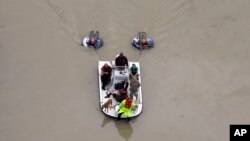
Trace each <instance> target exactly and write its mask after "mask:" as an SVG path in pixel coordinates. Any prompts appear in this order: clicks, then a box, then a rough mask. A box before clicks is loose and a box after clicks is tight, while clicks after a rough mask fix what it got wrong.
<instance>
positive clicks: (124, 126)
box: [101, 116, 135, 141]
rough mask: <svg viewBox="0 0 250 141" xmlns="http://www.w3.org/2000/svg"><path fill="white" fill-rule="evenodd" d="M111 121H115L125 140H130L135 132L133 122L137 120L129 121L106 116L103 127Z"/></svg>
mask: <svg viewBox="0 0 250 141" xmlns="http://www.w3.org/2000/svg"><path fill="white" fill-rule="evenodd" d="M110 122H114V123H115V127H116V128H117V130H118V133H119V135H120V136H121V137H122V138H124V139H125V141H128V140H129V138H130V137H131V135H132V133H133V128H132V126H131V123H133V122H135V121H134V120H131V121H130V122H128V121H127V120H120V121H116V120H115V119H114V118H110V117H108V116H104V118H103V121H102V125H101V127H102V128H103V127H104V126H105V125H106V124H108V123H110Z"/></svg>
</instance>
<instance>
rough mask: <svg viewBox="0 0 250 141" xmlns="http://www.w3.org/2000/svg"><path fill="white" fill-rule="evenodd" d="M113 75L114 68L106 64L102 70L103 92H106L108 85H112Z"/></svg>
mask: <svg viewBox="0 0 250 141" xmlns="http://www.w3.org/2000/svg"><path fill="white" fill-rule="evenodd" d="M111 73H112V68H111V67H110V66H109V65H108V64H107V63H105V64H104V65H103V66H102V68H101V80H102V89H103V90H105V87H106V85H107V84H109V83H110V80H111Z"/></svg>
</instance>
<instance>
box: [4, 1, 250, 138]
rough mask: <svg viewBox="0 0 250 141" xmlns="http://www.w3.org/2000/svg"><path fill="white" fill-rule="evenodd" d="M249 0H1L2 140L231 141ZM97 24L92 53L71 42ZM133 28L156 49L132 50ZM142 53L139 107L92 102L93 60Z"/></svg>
mask: <svg viewBox="0 0 250 141" xmlns="http://www.w3.org/2000/svg"><path fill="white" fill-rule="evenodd" d="M249 13H250V1H249V0H237V1H236V0H219V1H218V0H209V1H201V0H155V1H153V0H137V1H135V0H126V1H125V0H120V1H118V0H105V1H104V0H103V1H100V0H72V1H67V0H26V1H21V0H12V1H10V0H0V140H1V141H16V140H18V141H101V140H103V141H109V140H117V141H118V140H121V141H163V140H166V141H167V140H172V141H179V140H187V141H201V140H202V141H211V140H220V141H222V140H229V125H230V124H244V123H245V124H247V123H248V124H249V123H250V118H249V117H250V113H249V107H250V102H249V99H250V95H249V92H250V61H249V60H250V49H249V45H250V41H249V36H250V30H249V29H250V24H249V22H250V16H249ZM91 30H99V32H100V36H101V37H102V38H103V39H104V42H105V44H104V46H103V47H102V48H101V49H99V50H98V51H97V52H96V51H95V50H94V49H92V48H83V47H81V46H80V45H79V43H80V39H81V38H82V37H84V36H86V35H87V34H88V33H89V31H91ZM139 31H145V32H147V34H148V36H150V37H152V38H153V39H154V40H155V48H153V49H150V50H143V51H141V52H140V51H139V50H137V49H135V48H133V47H132V46H131V44H130V41H131V39H132V38H133V37H135V36H136V35H137V33H138V32H139ZM120 51H123V52H124V54H125V55H126V56H127V57H128V59H129V60H131V61H140V64H141V69H142V70H141V73H142V75H141V77H142V93H143V112H142V114H141V115H140V116H139V117H137V118H135V119H132V120H131V121H130V122H129V123H127V122H126V121H119V122H117V121H116V120H114V119H112V118H109V117H106V116H105V115H104V114H103V113H102V112H100V108H99V96H98V81H97V61H98V60H113V59H114V57H115V56H116V54H117V53H119V52H120Z"/></svg>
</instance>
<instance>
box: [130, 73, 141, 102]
mask: <svg viewBox="0 0 250 141" xmlns="http://www.w3.org/2000/svg"><path fill="white" fill-rule="evenodd" d="M140 86H141V83H140V82H139V81H138V80H137V78H136V77H135V76H133V77H132V79H131V80H130V87H129V90H130V96H129V97H130V98H132V99H133V97H134V96H135V101H137V99H138V89H139V87H140Z"/></svg>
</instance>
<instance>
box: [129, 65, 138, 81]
mask: <svg viewBox="0 0 250 141" xmlns="http://www.w3.org/2000/svg"><path fill="white" fill-rule="evenodd" d="M129 70H130V74H129V78H130V79H131V78H132V77H136V78H137V79H138V78H139V75H138V67H137V66H136V65H135V64H132V67H130V69H129Z"/></svg>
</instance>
